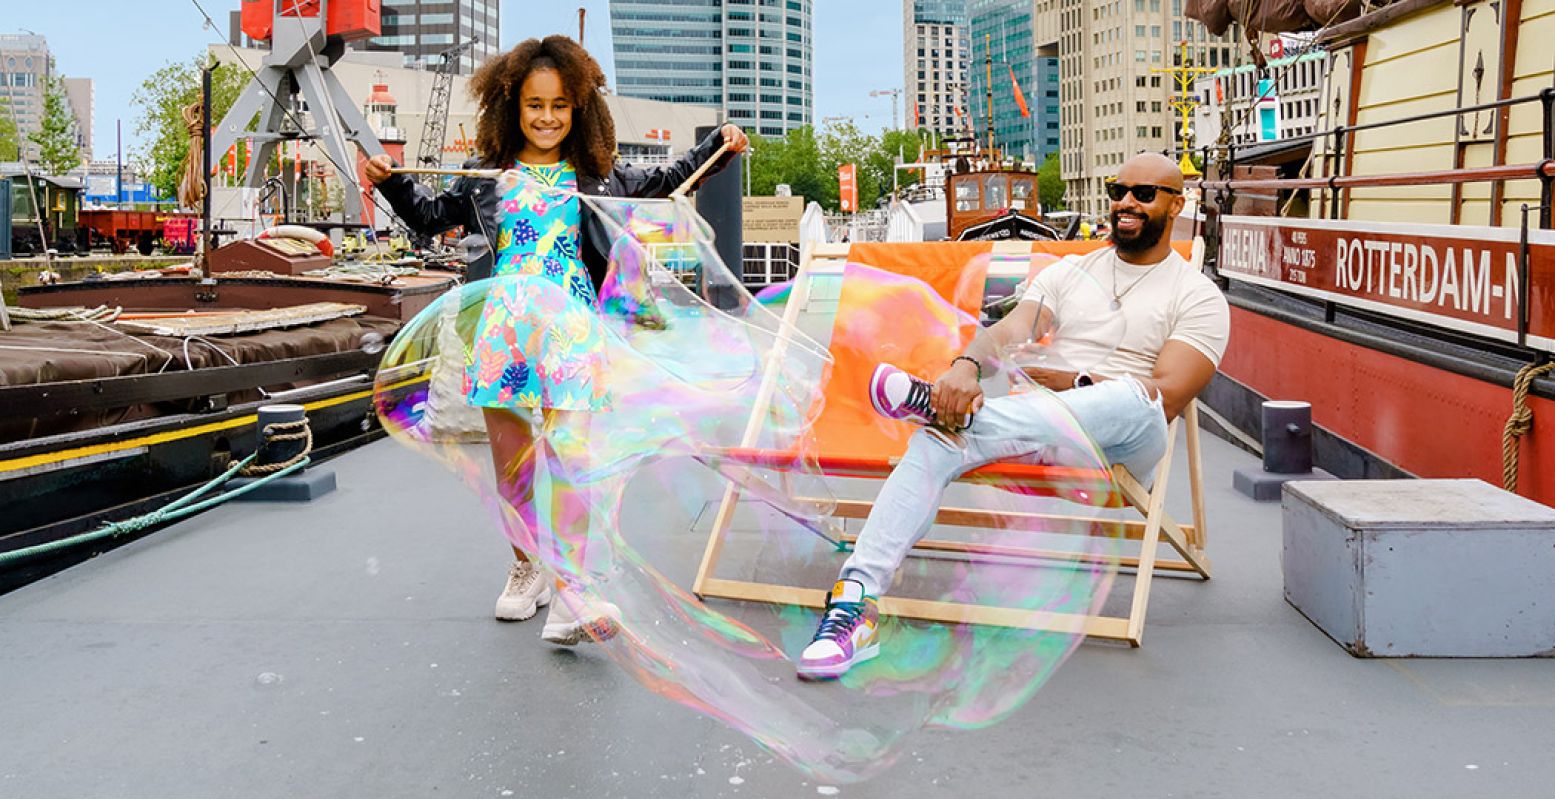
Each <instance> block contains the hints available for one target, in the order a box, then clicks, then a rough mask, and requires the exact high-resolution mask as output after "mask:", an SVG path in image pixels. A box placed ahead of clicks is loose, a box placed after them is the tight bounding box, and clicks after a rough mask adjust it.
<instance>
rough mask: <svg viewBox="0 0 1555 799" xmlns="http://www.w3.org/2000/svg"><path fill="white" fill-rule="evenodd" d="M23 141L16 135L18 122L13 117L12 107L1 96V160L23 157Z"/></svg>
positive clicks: (14, 159)
mask: <svg viewBox="0 0 1555 799" xmlns="http://www.w3.org/2000/svg"><path fill="white" fill-rule="evenodd" d="M21 149H22V148H21V141H20V140H19V139H18V138H17V137H16V122H15V121H14V120H12V119H11V109H10V107H9V106H8V105H7V104H6V101H5V100H4V99H3V98H0V161H16V160H20V159H21Z"/></svg>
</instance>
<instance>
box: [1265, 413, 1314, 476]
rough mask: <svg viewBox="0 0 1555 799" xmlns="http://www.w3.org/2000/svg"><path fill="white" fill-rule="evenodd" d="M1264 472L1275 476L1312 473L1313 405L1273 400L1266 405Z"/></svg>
mask: <svg viewBox="0 0 1555 799" xmlns="http://www.w3.org/2000/svg"><path fill="white" fill-rule="evenodd" d="M1263 470H1264V471H1266V472H1270V473H1272V474H1306V473H1307V472H1310V471H1312V403H1310V402H1291V401H1283V400H1271V401H1269V402H1265V403H1264V404H1263Z"/></svg>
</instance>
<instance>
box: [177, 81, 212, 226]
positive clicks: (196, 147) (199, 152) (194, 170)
mask: <svg viewBox="0 0 1555 799" xmlns="http://www.w3.org/2000/svg"><path fill="white" fill-rule="evenodd" d="M181 113H182V115H183V118H184V128H185V129H186V130H188V131H189V154H188V155H187V156H186V157H185V158H184V175H183V177H182V178H181V179H180V180H179V181H178V204H179V205H182V206H183V207H185V208H194V207H196V206H198V205H199V204H200V201H201V200H204V199H205V176H204V175H202V174H200V173H201V172H202V171H203V164H204V161H205V158H204V152H205V120H204V118H203V114H202V109H201V106H200V104H199V103H190V104H188V105H186V106H184V110H183V111H182V112H181Z"/></svg>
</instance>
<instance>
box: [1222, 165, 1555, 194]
mask: <svg viewBox="0 0 1555 799" xmlns="http://www.w3.org/2000/svg"><path fill="white" fill-rule="evenodd" d="M1552 177H1555V159H1552V160H1549V161H1540V162H1538V163H1534V164H1503V165H1501V166H1481V167H1471V168H1467V169H1447V170H1437V171H1433V172H1396V173H1392V174H1387V175H1355V176H1349V177H1346V176H1336V177H1332V178H1269V179H1261V180H1201V181H1197V182H1196V183H1195V185H1198V186H1201V187H1203V188H1216V189H1226V190H1232V189H1321V188H1327V187H1328V186H1330V185H1332V186H1335V187H1338V188H1383V187H1387V186H1435V185H1443V184H1453V183H1481V182H1488V181H1496V180H1528V179H1529V178H1534V179H1544V178H1552Z"/></svg>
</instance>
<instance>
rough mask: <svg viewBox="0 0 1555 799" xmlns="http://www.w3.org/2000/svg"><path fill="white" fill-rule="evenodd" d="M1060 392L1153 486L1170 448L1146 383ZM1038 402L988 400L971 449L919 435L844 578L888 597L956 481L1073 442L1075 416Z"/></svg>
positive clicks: (1108, 450)
mask: <svg viewBox="0 0 1555 799" xmlns="http://www.w3.org/2000/svg"><path fill="white" fill-rule="evenodd" d="M1056 396H1057V398H1059V399H1061V400H1062V401H1063V404H1064V405H1066V406H1068V408H1069V411H1070V412H1071V413H1072V414H1074V419H1075V421H1078V422H1079V423H1080V427H1081V428H1083V429H1084V430H1085V432H1086V433H1087V434H1089V435H1090V437H1091V439H1092V440H1093V441H1095V442H1096V445H1097V446H1099V447H1100V448H1101V451H1102V455H1103V456H1104V457H1105V458H1106V460H1107V462H1108V463H1118V464H1122V465H1124V466H1126V467H1128V470H1129V473H1130V474H1133V475H1135V476H1136V477H1137V478H1138V479H1139V480H1140V481H1141V482H1143V483H1145V484H1146V485H1147V486H1148V485H1149V483H1150V482H1151V481H1152V480H1153V479H1154V476H1155V467H1156V464H1157V463H1158V462H1159V461H1160V460H1161V456H1162V455H1163V454H1164V453H1165V452H1166V415H1165V414H1164V413H1163V412H1162V410H1161V401H1160V399H1154V400H1152V399H1150V397H1149V395H1148V393H1147V392H1146V390H1145V388H1144V386H1143V385H1141V384H1140V383H1139V382H1138V381H1136V380H1133V379H1131V378H1123V379H1118V380H1104V381H1102V382H1099V383H1096V384H1094V385H1090V386H1085V387H1083V388H1076V389H1071V390H1069V391H1065V392H1062V393H1060V394H1058V395H1056ZM1032 399H1033V398H1032V397H1029V396H1025V395H1014V396H1008V397H996V398H994V399H990V400H988V401H987V402H986V403H985V404H984V405H983V408H982V410H980V411H978V412H977V415H976V416H975V417H973V419H972V426H971V427H970V428H968V429H967V430H966V431H965V436H964V438H965V446H961V447H958V446H954V445H952V444H950V443H948V442H946V441H945V440H944V439H943V438H941V437H940V436H938V435H936V434H934V433H931V432H930V431H928V430H926V429H925V430H919V431H918V432H917V433H915V434H914V435H913V437H912V440H911V442H910V443H909V444H908V447H907V453H906V454H905V455H904V456H903V457H902V460H901V462H900V463H898V464H897V466H896V468H895V469H893V470H892V471H891V476H890V477H888V478H886V481H885V485H884V486H882V487H881V489H880V494H879V496H877V497H876V499H875V506H874V509H873V510H871V511H870V513H869V518H868V519H867V520H866V521H865V522H864V529H863V530H861V531H860V532H859V537H858V542H857V544H855V545H854V548H853V555H852V556H851V557H849V558H848V560H847V562H846V563H844V564H843V565H842V574H841V577H842V578H843V579H849V580H857V581H859V582H861V583H863V584H864V591H865V592H866V593H868V594H871V595H874V596H880V595H881V593H882V592H883V591H884V590H885V589H886V588H887V587H889V586H890V585H891V578H892V577H893V576H894V575H895V574H896V570H897V568H898V567H900V566H901V564H902V559H903V558H905V557H907V553H908V551H909V550H911V549H912V547H913V545H914V544H916V543H918V541H919V540H921V539H922V538H923V536H924V535H926V534H927V533H928V531H929V527H930V526H932V525H933V521H934V515H935V513H936V512H937V511H938V510H939V507H940V502H941V499H942V498H943V497H944V494H945V489H946V488H947V487H948V486H949V485H950V484H951V482H952V481H954V480H955V479H956V478H957V477H960V476H961V475H962V474H964V473H965V472H968V471H971V470H972V469H975V468H977V467H979V466H984V465H987V464H989V463H993V462H995V461H1003V460H1010V459H1013V458H1019V457H1022V456H1028V455H1033V454H1039V453H1041V452H1042V451H1043V450H1044V449H1046V448H1048V447H1050V446H1052V445H1055V444H1061V443H1065V442H1067V441H1068V440H1069V439H1070V438H1071V437H1070V436H1069V435H1067V434H1066V433H1065V431H1064V430H1063V429H1061V428H1062V427H1067V426H1068V425H1069V422H1068V420H1067V419H1064V418H1063V417H1062V416H1061V415H1057V414H1053V413H1051V412H1050V411H1049V412H1044V411H1043V405H1042V404H1041V403H1037V402H1032V401H1031V400H1032Z"/></svg>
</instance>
